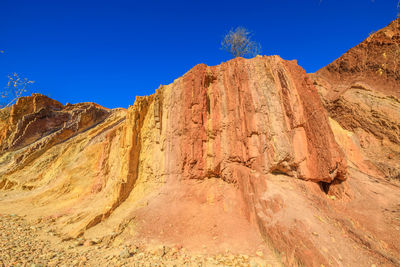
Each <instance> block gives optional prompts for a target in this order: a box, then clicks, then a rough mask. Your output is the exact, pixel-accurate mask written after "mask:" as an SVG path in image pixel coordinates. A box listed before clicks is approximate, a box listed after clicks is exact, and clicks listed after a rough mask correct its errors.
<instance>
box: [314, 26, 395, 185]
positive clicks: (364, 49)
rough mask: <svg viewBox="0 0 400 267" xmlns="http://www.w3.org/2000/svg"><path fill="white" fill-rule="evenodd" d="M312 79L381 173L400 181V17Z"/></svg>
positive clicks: (333, 114)
mask: <svg viewBox="0 0 400 267" xmlns="http://www.w3.org/2000/svg"><path fill="white" fill-rule="evenodd" d="M312 77H313V78H314V84H315V85H316V87H317V88H318V90H319V92H320V94H321V96H322V98H323V100H324V103H325V107H326V109H327V110H328V112H329V116H330V117H331V118H333V119H334V120H336V121H337V122H338V123H339V124H340V125H341V126H342V127H343V128H344V129H346V130H349V131H352V132H354V133H355V134H356V135H357V137H358V139H359V142H360V146H361V149H362V151H363V153H364V155H365V156H366V157H367V158H368V161H370V162H371V163H372V164H373V165H374V166H375V167H376V168H377V171H378V172H380V173H381V174H383V175H384V176H385V177H387V178H389V179H400V19H397V20H395V21H393V22H392V23H391V24H390V25H388V26H387V27H385V28H383V29H381V30H379V31H377V32H375V33H373V34H371V35H370V36H369V37H368V38H367V39H366V40H365V41H363V42H362V43H361V44H359V45H357V46H356V47H354V48H352V49H350V50H349V51H347V52H346V53H345V54H344V55H343V56H342V57H340V58H339V59H337V60H335V61H334V62H332V63H331V64H329V65H328V66H326V67H324V68H322V69H321V70H319V71H317V72H316V73H315V74H314V75H313V76H312Z"/></svg>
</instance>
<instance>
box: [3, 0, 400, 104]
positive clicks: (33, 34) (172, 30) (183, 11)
mask: <svg viewBox="0 0 400 267" xmlns="http://www.w3.org/2000/svg"><path fill="white" fill-rule="evenodd" d="M396 5H397V0H374V1H372V0H322V1H321V0H301V1H300V0H263V1H252V0H246V1H233V0H230V1H219V0H213V1H209V0H202V1H198V0H186V1H166V0H159V1H155V0H147V1H121V0H109V1H101V0H96V1H85V0H80V1H74V0H66V1H64V0H50V1H42V0H26V1H20V0H0V50H4V51H5V53H3V54H0V86H3V85H5V84H6V82H7V74H9V73H12V72H17V73H20V75H21V76H24V77H28V78H30V79H31V80H34V81H35V84H34V86H33V87H32V89H33V90H32V91H34V92H39V93H42V94H46V95H48V96H50V97H52V98H54V99H56V100H58V101H60V102H61V103H63V104H65V103H66V102H70V103H77V102H84V101H91V102H96V103H99V104H100V105H103V106H105V107H109V108H114V107H128V105H132V104H133V103H134V100H135V96H136V95H149V94H152V93H153V92H154V90H155V89H156V88H157V87H158V86H159V85H160V84H169V83H171V82H173V80H174V79H176V78H177V77H179V76H181V75H182V74H184V73H185V72H187V71H188V70H189V69H190V68H192V67H193V66H194V65H196V64H198V63H205V64H207V65H217V64H219V63H221V62H223V61H226V60H228V59H230V57H229V55H228V54H227V53H226V52H224V51H222V50H220V49H219V48H220V42H221V39H222V37H223V35H224V34H225V33H226V32H227V31H228V30H229V29H230V28H232V27H236V26H244V27H246V28H248V29H249V30H251V31H252V32H253V33H254V40H256V41H258V42H260V43H261V45H262V52H263V54H265V55H275V54H277V55H280V56H281V57H283V58H284V59H297V60H298V64H299V65H301V66H302V67H303V68H304V69H305V70H306V71H307V72H314V71H316V70H318V69H319V68H321V67H323V66H325V65H327V64H329V63H330V62H331V61H333V60H334V59H336V58H337V57H339V56H341V55H342V54H343V53H344V52H346V51H347V50H348V49H349V48H351V47H353V46H355V45H357V44H358V43H360V42H361V41H362V40H364V39H365V38H366V37H367V36H368V34H369V33H370V32H372V31H376V30H378V29H380V28H383V27H385V26H386V25H387V24H389V23H390V22H391V21H392V20H393V19H395V17H396ZM32 91H31V92H32Z"/></svg>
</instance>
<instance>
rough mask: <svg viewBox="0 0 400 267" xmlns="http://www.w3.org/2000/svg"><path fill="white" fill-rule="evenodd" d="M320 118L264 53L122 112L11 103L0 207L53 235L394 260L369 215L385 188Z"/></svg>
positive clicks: (306, 83) (330, 260) (276, 255)
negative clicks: (358, 164) (42, 224)
mask: <svg viewBox="0 0 400 267" xmlns="http://www.w3.org/2000/svg"><path fill="white" fill-rule="evenodd" d="M333 123H334V122H330V121H329V118H328V116H327V112H326V111H325V109H324V106H323V104H322V102H321V100H320V97H319V95H318V93H317V90H316V88H315V87H314V85H313V82H312V80H311V79H310V78H309V76H308V75H307V74H306V73H305V71H304V70H303V69H302V68H301V67H299V66H298V65H297V64H296V63H295V62H291V61H285V60H282V59H281V58H280V57H278V56H271V57H259V56H258V57H256V58H253V59H242V58H237V59H234V60H231V61H228V62H226V63H222V64H221V65H218V66H213V67H209V66H206V65H204V64H200V65H197V66H195V67H194V68H193V69H191V70H190V71H189V72H188V73H186V74H185V75H183V76H182V77H180V78H178V79H177V80H175V81H174V82H173V83H172V84H170V85H165V86H160V88H158V89H157V90H156V92H155V94H153V95H150V96H146V97H137V99H136V101H135V104H134V105H133V106H131V107H129V109H128V110H124V109H115V110H108V109H105V108H102V107H100V106H98V105H96V104H92V103H83V104H76V105H66V106H64V105H61V104H60V103H58V102H56V101H54V100H51V99H49V98H47V97H45V96H42V95H33V96H32V97H26V98H20V99H19V100H18V102H17V103H16V104H15V105H14V106H13V107H12V108H11V109H4V110H2V111H1V120H0V133H1V139H0V141H1V143H0V144H1V146H0V148H1V152H0V185H1V186H0V187H1V191H0V201H1V206H0V212H8V211H10V210H13V212H15V213H18V214H26V215H28V216H29V218H31V219H32V220H36V221H41V222H46V223H47V224H48V225H50V227H52V229H53V230H54V231H55V232H56V233H57V234H58V235H60V236H61V237H62V238H63V239H64V240H67V239H69V238H76V237H79V236H83V237H84V238H86V239H93V238H96V239H100V240H103V241H104V242H110V243H112V244H115V245H119V244H124V243H126V242H132V240H135V242H139V243H140V242H142V243H143V244H145V245H147V246H150V245H152V244H160V243H161V244H168V245H178V246H184V247H186V248H188V249H189V250H191V251H202V252H204V253H206V252H208V253H212V252H215V251H224V250H226V249H229V250H230V251H232V252H235V253H253V254H254V253H255V252H256V251H263V252H264V254H263V256H262V257H263V258H264V259H265V260H266V261H267V262H270V263H273V264H274V265H279V264H285V265H290V266H292V265H306V266H321V265H325V266H328V265H334V266H341V265H352V266H354V265H356V264H361V265H368V264H371V263H373V262H379V263H383V264H397V263H398V255H399V249H400V248H399V246H398V244H397V243H396V240H395V238H394V236H396V234H398V229H397V228H395V227H396V225H398V222H397V223H395V224H393V220H394V218H395V215H393V214H392V215H390V216H386V214H385V213H384V212H382V210H381V209H386V210H391V209H392V208H393V203H391V200H393V199H396V198H397V199H398V197H399V196H400V194H399V191H398V188H396V187H395V186H394V185H392V184H389V183H381V184H378V185H376V186H375V189H374V190H375V192H378V193H377V195H374V194H372V193H371V192H370V191H369V190H370V184H371V183H372V180H373V179H375V178H374V177H372V178H371V177H370V176H367V175H366V174H364V173H362V172H359V169H354V170H353V169H349V168H348V167H347V163H348V162H349V158H350V157H349V154H348V153H346V154H345V153H344V152H343V151H346V152H347V150H348V149H349V147H350V146H351V145H352V144H354V142H353V140H352V139H351V138H350V137H349V136H350V134H348V133H347V132H346V130H345V129H343V128H341V127H340V126H338V125H334V126H333V129H334V132H332V128H331V124H333ZM334 133H335V135H334ZM385 134H386V133H385ZM348 138H350V141H349V140H348ZM337 142H339V144H338V143H337ZM346 142H348V144H347V143H346ZM346 144H347V145H346ZM350 163H351V162H350ZM383 191H384V192H385V194H386V198H385V199H384V201H382V199H380V193H381V192H383ZM371 194H372V195H371ZM377 199H378V200H379V201H374V200H377ZM367 200H368V201H372V203H371V204H369V205H366V201H367ZM355 210H357V212H355ZM371 212H375V215H376V217H375V218H376V219H375V220H376V221H375V223H371V222H369V223H368V222H367V220H368V219H369V218H370V217H369V216H370V215H371ZM376 240H378V242H375V241H376Z"/></svg>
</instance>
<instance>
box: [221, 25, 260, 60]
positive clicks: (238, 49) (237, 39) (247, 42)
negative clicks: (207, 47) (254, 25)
mask: <svg viewBox="0 0 400 267" xmlns="http://www.w3.org/2000/svg"><path fill="white" fill-rule="evenodd" d="M250 37H251V35H250V32H249V31H248V30H247V29H245V28H243V27H237V28H236V29H235V30H233V29H231V30H230V31H229V32H228V33H227V34H226V35H225V36H224V39H223V40H222V42H221V48H222V49H224V50H226V51H228V52H229V53H231V55H232V56H233V57H245V56H255V55H257V54H258V53H260V52H261V45H260V44H259V43H256V42H254V41H252V40H251V39H250Z"/></svg>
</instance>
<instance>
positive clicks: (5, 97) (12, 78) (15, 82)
mask: <svg viewBox="0 0 400 267" xmlns="http://www.w3.org/2000/svg"><path fill="white" fill-rule="evenodd" d="M32 83H34V82H33V81H31V80H28V79H27V78H21V77H19V75H18V74H17V73H15V72H14V73H12V74H10V75H8V82H7V86H6V87H5V88H4V89H3V90H2V91H0V108H5V107H9V106H11V105H12V104H13V103H14V102H15V101H16V100H17V99H18V98H20V97H21V96H22V95H23V94H24V93H25V92H26V91H27V90H28V87H29V86H30V85H31V84H32Z"/></svg>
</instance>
